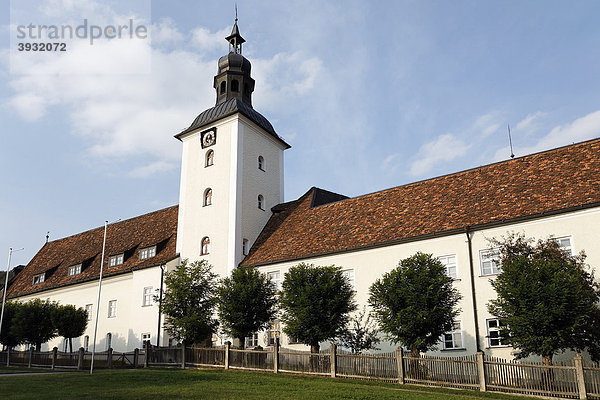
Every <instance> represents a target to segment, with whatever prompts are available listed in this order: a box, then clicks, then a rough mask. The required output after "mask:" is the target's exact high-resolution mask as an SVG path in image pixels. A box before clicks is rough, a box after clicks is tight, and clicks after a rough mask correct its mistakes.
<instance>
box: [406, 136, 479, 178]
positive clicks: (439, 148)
mask: <svg viewBox="0 0 600 400" xmlns="http://www.w3.org/2000/svg"><path fill="white" fill-rule="evenodd" d="M469 147H470V146H469V145H467V144H466V143H464V142H463V141H462V140H461V139H458V138H457V137H455V136H454V135H452V134H449V133H448V134H444V135H440V136H438V137H437V138H436V139H435V140H433V141H431V142H428V143H425V144H424V145H422V146H421V148H420V149H419V151H418V153H417V155H416V157H415V161H413V162H412V163H411V165H410V168H409V174H410V175H411V176H422V175H425V174H426V173H428V172H429V171H431V170H432V169H433V168H434V167H435V166H436V165H437V164H439V163H442V162H448V161H452V160H454V159H455V158H457V157H461V156H463V155H465V154H466V153H467V150H468V149H469Z"/></svg>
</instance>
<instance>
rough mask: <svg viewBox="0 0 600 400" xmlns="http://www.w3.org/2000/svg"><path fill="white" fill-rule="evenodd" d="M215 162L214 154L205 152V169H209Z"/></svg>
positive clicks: (210, 151)
mask: <svg viewBox="0 0 600 400" xmlns="http://www.w3.org/2000/svg"><path fill="white" fill-rule="evenodd" d="M214 162H215V152H214V151H212V150H209V151H207V152H206V165H205V166H206V167H210V166H211V165H213V163H214Z"/></svg>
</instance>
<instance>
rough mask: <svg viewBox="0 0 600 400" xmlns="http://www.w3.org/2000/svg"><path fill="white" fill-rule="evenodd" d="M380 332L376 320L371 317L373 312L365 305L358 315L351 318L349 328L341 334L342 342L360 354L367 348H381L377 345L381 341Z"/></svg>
mask: <svg viewBox="0 0 600 400" xmlns="http://www.w3.org/2000/svg"><path fill="white" fill-rule="evenodd" d="M378 333H379V332H378V330H377V326H376V324H375V321H373V320H372V319H371V313H370V312H368V311H367V308H366V307H363V309H362V311H360V312H359V313H358V315H355V316H353V317H352V318H350V323H349V326H348V328H347V329H346V330H345V331H344V332H343V333H342V334H341V335H340V343H341V345H342V346H344V347H347V348H349V349H350V350H351V351H352V353H353V354H360V353H362V352H363V351H366V350H379V349H378V348H377V347H376V346H377V345H378V344H379V342H381V339H380V338H379V336H378Z"/></svg>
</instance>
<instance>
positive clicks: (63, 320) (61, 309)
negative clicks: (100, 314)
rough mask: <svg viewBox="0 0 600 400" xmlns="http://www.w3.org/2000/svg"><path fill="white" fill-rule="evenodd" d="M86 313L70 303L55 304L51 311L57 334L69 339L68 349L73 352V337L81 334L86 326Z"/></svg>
mask: <svg viewBox="0 0 600 400" xmlns="http://www.w3.org/2000/svg"><path fill="white" fill-rule="evenodd" d="M87 322H88V313H87V311H85V310H84V309H83V308H77V307H75V306H74V305H72V304H67V305H64V306H60V305H59V306H57V307H56V308H55V309H54V312H53V313H52V324H54V327H55V328H56V331H57V333H58V335H59V336H62V337H64V338H65V339H68V340H69V351H70V352H71V353H72V352H73V338H75V337H79V336H81V335H83V332H85V328H87Z"/></svg>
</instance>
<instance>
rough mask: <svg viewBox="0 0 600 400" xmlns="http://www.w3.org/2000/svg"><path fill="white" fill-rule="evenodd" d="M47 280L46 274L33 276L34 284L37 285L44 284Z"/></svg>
mask: <svg viewBox="0 0 600 400" xmlns="http://www.w3.org/2000/svg"><path fill="white" fill-rule="evenodd" d="M45 280H46V273H45V272H44V273H43V274H37V275H34V276H33V284H34V285H37V284H40V283H42V282H44V281H45Z"/></svg>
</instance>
